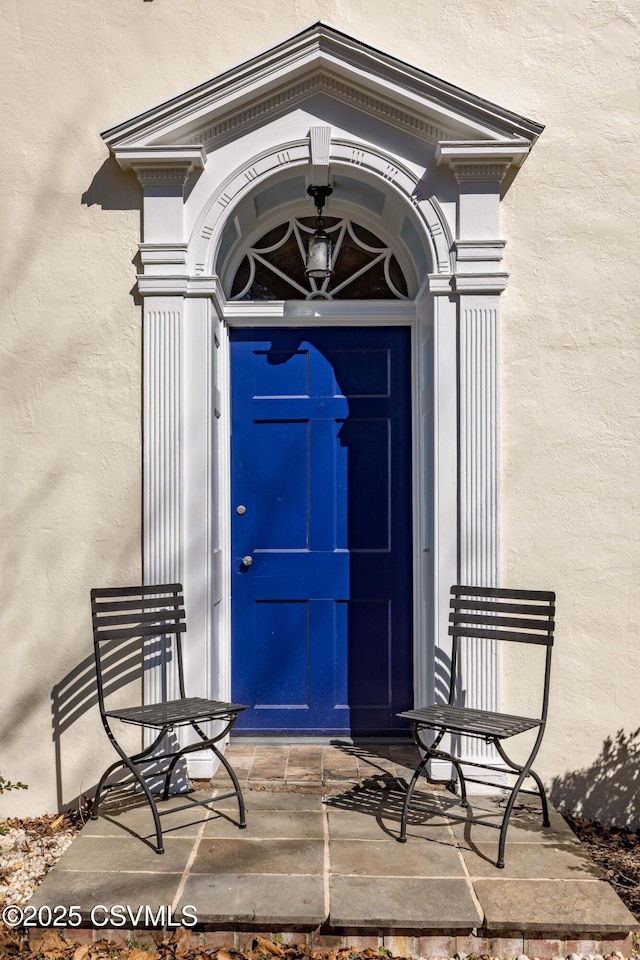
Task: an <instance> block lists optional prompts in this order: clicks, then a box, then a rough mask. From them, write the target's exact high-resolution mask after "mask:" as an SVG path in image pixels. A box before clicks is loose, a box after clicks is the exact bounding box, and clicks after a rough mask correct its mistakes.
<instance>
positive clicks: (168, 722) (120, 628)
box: [91, 583, 246, 853]
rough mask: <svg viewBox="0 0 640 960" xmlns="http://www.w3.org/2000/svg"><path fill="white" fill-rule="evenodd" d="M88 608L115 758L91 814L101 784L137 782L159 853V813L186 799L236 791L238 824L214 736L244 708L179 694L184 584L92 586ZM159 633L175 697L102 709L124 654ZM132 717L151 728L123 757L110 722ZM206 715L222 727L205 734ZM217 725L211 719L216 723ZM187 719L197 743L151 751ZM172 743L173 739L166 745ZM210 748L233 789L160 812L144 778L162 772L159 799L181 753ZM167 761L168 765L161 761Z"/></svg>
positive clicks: (222, 734)
mask: <svg viewBox="0 0 640 960" xmlns="http://www.w3.org/2000/svg"><path fill="white" fill-rule="evenodd" d="M91 613H92V619H93V643H94V652H95V662H96V679H97V685H98V705H99V708H100V716H101V717H102V723H103V725H104V728H105V730H106V732H107V736H108V737H109V740H110V741H111V743H112V744H113V746H114V748H115V750H116V752H117V753H118V754H119V756H120V760H117V761H115V763H112V764H111V766H110V767H108V768H107V770H105V772H104V774H103V775H102V777H101V778H100V782H99V783H98V788H97V790H96V795H95V799H94V803H93V810H92V819H93V820H97V819H98V809H99V806H100V800H101V798H102V795H103V793H104V791H105V790H110V789H114V788H118V789H121V788H123V787H125V786H133V787H134V788H135V787H136V786H138V787H139V788H140V789H141V790H142V791H143V793H144V795H145V796H146V799H147V801H148V803H149V806H150V808H151V812H152V814H153V819H154V823H155V830H156V847H155V849H156V853H164V846H163V842H162V827H161V824H160V817H161V816H162V815H164V814H165V813H175V812H176V811H177V810H183V809H187V808H189V807H191V806H192V805H208V804H210V803H212V802H213V801H216V802H217V801H219V800H226V799H227V798H228V797H233V796H235V797H236V798H237V800H238V812H239V822H238V826H239V827H245V826H246V820H245V809H244V800H243V797H242V791H241V789H240V784H239V783H238V778H237V777H236V774H235V772H234V770H233V768H232V767H231V765H230V763H229V762H228V760H227V759H226V757H225V756H224V754H223V753H222V752H221V751H220V750H218V748H217V747H216V743H218V742H219V741H220V740H222V739H223V737H225V736H226V735H227V733H228V732H229V731H230V730H231V728H232V726H233V725H234V723H235V722H236V719H237V717H238V713H239V712H240V711H241V710H244V709H245V707H244V706H242V705H240V704H238V703H226V702H224V701H220V700H206V699H203V698H201V697H187V696H186V694H185V685H184V671H183V660H182V636H181V635H182V634H183V633H185V631H186V629H187V627H186V614H185V609H184V597H183V595H182V585H181V584H179V583H169V584H159V585H155V586H137V587H108V588H105V589H93V590H92V591H91ZM154 638H155V639H156V640H157V642H158V643H157V648H156V651H155V652H156V653H157V654H158V655H159V657H160V660H161V661H162V662H166V663H168V662H170V661H173V662H174V663H175V668H176V676H177V684H178V690H179V693H180V696H179V699H175V700H166V701H164V702H162V703H151V704H145V705H144V706H131V707H120V708H118V709H113V710H108V709H106V707H105V694H106V692H108V690H109V687H110V686H112V685H113V684H111V683H110V678H111V677H112V675H113V672H114V667H116V666H117V665H118V663H119V662H120V661H121V659H122V658H131V656H132V655H133V656H134V657H137V656H141V655H142V647H143V645H145V644H146V645H147V649H148V647H149V643H150V641H153V640H154ZM113 720H119V721H122V722H123V723H132V724H136V725H137V726H139V727H142V728H145V727H146V728H151V729H153V730H154V731H157V735H156V736H154V738H153V742H152V743H151V745H150V746H147V747H146V748H144V749H143V750H142V751H141V752H140V753H136V754H135V755H133V756H129V755H128V754H127V752H126V751H125V750H124V749H123V747H122V746H121V745H120V743H119V742H118V739H117V738H116V735H115V734H114V732H113V730H112V728H111V722H112V721H113ZM208 721H222V723H223V728H222V729H221V730H219V731H218V732H217V733H216V734H215V735H214V736H208V735H207V733H205V731H204V730H203V729H202V728H201V726H200V724H202V723H206V722H208ZM217 725H218V724H216V726H217ZM184 726H190V727H191V728H192V729H193V730H194V731H195V732H196V734H197V736H198V737H199V740H198V741H197V742H195V743H191V744H188V745H187V746H180V745H179V744H178V745H177V746H176V747H175V749H173V748H171V749H168V748H167V745H166V744H164V745H163V746H162V748H161V749H162V750H165V751H166V752H160V753H158V754H157V753H156V752H155V751H156V750H157V749H158V748H160V747H161V744H162V741H163V740H164V738H165V736H166V735H167V734H168V733H170V732H171V731H173V730H174V729H176V728H178V727H184ZM170 746H171V745H170ZM205 749H211V750H212V751H213V753H214V754H215V756H216V757H217V758H218V759H219V761H220V762H221V763H222V764H223V766H224V767H225V768H226V770H227V773H228V774H229V776H230V778H231V782H232V784H233V786H234V789H233V790H232V791H230V792H229V793H224V794H223V795H221V796H215V797H211V798H208V799H206V800H190V801H189V803H187V804H184V805H183V806H180V807H172V808H171V809H170V810H163V811H161V812H160V811H159V810H158V807H157V804H156V799H155V797H154V795H153V793H152V791H151V789H150V787H149V783H148V781H152V780H157V779H158V778H160V779H161V778H162V777H164V788H163V790H162V799H163V800H166V799H167V798H168V796H169V789H170V785H171V775H172V774H173V771H174V770H175V767H176V764H177V763H178V761H179V759H180V758H181V757H183V756H184V755H185V754H188V753H192V752H195V751H198V750H205ZM165 765H166V766H165ZM118 770H121V771H122V772H123V773H125V772H126V771H127V770H128V771H129V773H130V774H131V777H128V776H126V773H125V779H124V780H123V779H117V780H116V781H115V782H112V783H110V784H107V780H108V779H109V778H110V777H111V776H112V775H113V774H115V772H116V771H118Z"/></svg>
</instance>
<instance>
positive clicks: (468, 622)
mask: <svg viewBox="0 0 640 960" xmlns="http://www.w3.org/2000/svg"><path fill="white" fill-rule="evenodd" d="M451 593H452V594H453V596H452V599H451V601H450V607H451V612H450V614H449V635H450V636H452V637H456V638H458V637H479V638H482V639H486V640H513V641H516V642H517V643H538V644H543V645H545V646H552V645H553V631H554V628H555V621H554V617H555V599H556V598H555V593H553V592H552V591H548V590H509V589H506V588H502V587H466V586H461V585H456V586H453V587H452V588H451ZM513 601H519V602H515V603H514V602H513ZM522 601H525V602H522ZM504 614H508V615H507V616H504Z"/></svg>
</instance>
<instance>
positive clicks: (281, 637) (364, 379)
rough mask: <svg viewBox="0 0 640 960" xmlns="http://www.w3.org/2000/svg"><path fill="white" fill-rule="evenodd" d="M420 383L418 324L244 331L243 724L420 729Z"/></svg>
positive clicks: (237, 438)
mask: <svg viewBox="0 0 640 960" xmlns="http://www.w3.org/2000/svg"><path fill="white" fill-rule="evenodd" d="M410 392H411V387H410V331H409V329H408V328H406V327H372V328H362V327H361V328H358V327H347V328H334V327H330V328H311V329H306V328H304V329H292V328H289V329H283V328H273V329H271V328H269V329H259V330H258V329H252V330H233V331H232V332H231V394H232V442H231V456H232V551H233V558H232V559H233V562H232V667H231V669H232V697H233V700H234V701H236V702H240V703H245V704H248V705H249V709H248V710H246V711H245V712H244V713H242V714H241V715H240V719H239V721H238V723H237V725H236V728H235V729H236V731H237V732H238V733H244V734H245V735H246V734H287V735H296V734H297V735H331V734H352V735H359V736H385V735H387V736H389V735H393V734H404V733H405V732H406V724H403V723H402V722H400V721H398V720H397V718H396V713H397V712H398V711H400V710H404V709H407V708H408V707H410V706H411V705H412V703H413V681H412V541H411V400H410Z"/></svg>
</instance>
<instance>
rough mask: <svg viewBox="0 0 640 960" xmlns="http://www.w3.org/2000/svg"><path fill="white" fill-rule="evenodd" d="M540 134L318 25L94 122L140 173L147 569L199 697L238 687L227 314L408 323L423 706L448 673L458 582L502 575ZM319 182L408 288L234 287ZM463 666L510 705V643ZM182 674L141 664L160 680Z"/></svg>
mask: <svg viewBox="0 0 640 960" xmlns="http://www.w3.org/2000/svg"><path fill="white" fill-rule="evenodd" d="M541 131H542V128H541V126H540V125H539V124H536V123H534V122H533V121H530V120H527V119H525V118H523V117H520V116H517V115H515V114H513V113H512V112H510V111H508V110H504V109H502V108H501V107H498V106H496V105H494V104H490V103H488V102H487V101H485V100H482V99H480V98H477V97H474V96H473V95H472V94H469V93H466V92H465V91H463V90H460V89H459V88H456V87H453V86H451V85H449V84H447V83H445V82H444V81H442V80H439V79H437V78H435V77H432V76H430V75H429V74H427V73H424V72H423V71H421V70H418V69H416V68H415V67H411V66H408V65H407V64H404V63H402V62H400V61H398V60H396V59H394V58H392V57H390V56H388V55H386V54H384V53H381V52H379V51H376V50H373V49H371V48H370V47H367V46H366V45H364V44H362V43H359V42H358V41H356V40H354V39H352V38H351V37H348V36H346V35H345V34H342V33H340V32H338V31H335V30H333V29H332V28H330V27H328V26H326V25H324V24H321V23H319V24H315V25H313V26H312V27H310V28H308V29H307V30H305V31H303V32H302V33H300V34H298V35H296V36H295V37H293V38H291V39H289V40H287V41H285V42H284V43H282V44H280V45H278V46H277V47H276V48H273V49H271V50H269V51H267V52H266V53H263V54H261V55H259V56H256V57H254V58H253V59H251V60H249V61H248V62H246V63H244V64H242V65H240V66H239V67H237V68H235V69H232V70H229V71H228V72H226V73H224V74H223V75H221V76H218V77H215V78H214V79H213V80H211V81H209V82H207V83H203V84H201V85H200V86H198V87H195V88H193V89H192V90H190V91H187V92H186V93H184V94H182V95H180V96H177V97H175V98H173V99H172V100H170V101H168V102H166V103H163V104H161V105H159V106H157V107H154V108H152V109H150V110H148V111H146V112H145V113H144V114H141V115H140V116H137V117H135V118H133V119H131V120H128V121H126V122H124V123H122V124H119V125H118V126H116V127H114V128H112V129H110V130H108V131H106V132H105V133H104V134H103V136H104V139H105V141H106V143H107V144H108V146H109V148H110V149H111V151H112V152H113V154H114V156H115V157H116V159H117V161H118V163H119V164H120V166H121V167H122V168H123V169H125V170H128V169H133V170H134V171H135V172H136V174H137V176H138V179H139V181H140V184H141V186H142V190H143V237H142V242H141V243H140V254H141V260H142V264H143V272H142V274H141V275H140V276H138V291H139V294H140V296H141V297H142V298H143V302H144V308H143V309H144V313H143V326H144V356H143V377H144V467H143V469H144V577H145V581H146V582H148V583H152V582H167V581H175V580H179V581H182V582H183V583H184V585H185V593H186V602H187V610H188V616H189V637H190V640H189V644H188V650H189V653H188V660H187V663H186V679H187V684H188V688H189V691H190V693H192V694H193V695H200V696H213V697H220V698H225V699H226V698H228V697H229V695H230V690H231V655H230V587H229V584H230V565H231V562H232V557H231V547H230V523H229V517H230V508H231V504H230V494H229V467H230V463H229V439H230V438H229V370H228V330H229V327H231V326H233V325H248V326H259V325H260V324H269V325H278V324H280V323H281V324H283V325H287V326H292V325H305V326H313V325H322V324H333V325H339V324H340V323H346V324H362V325H365V324H366V325H367V326H371V325H374V324H396V323H398V324H406V325H410V326H411V328H412V343H413V354H412V355H413V361H412V363H413V432H414V473H413V490H414V494H413V516H414V598H415V599H414V606H415V609H414V675H415V702H416V705H422V704H424V703H426V702H427V701H429V700H430V699H431V698H432V697H433V695H434V692H435V693H436V694H437V693H438V692H439V691H440V689H441V688H442V675H443V671H446V666H447V650H448V643H447V629H446V628H447V617H448V603H449V587H450V585H451V584H452V583H455V582H463V583H478V584H484V585H493V584H496V583H497V582H498V570H499V565H498V559H499V483H498V481H499V463H498V457H499V442H498V425H499V410H498V399H499V398H498V381H499V377H498V332H499V301H500V294H501V293H502V291H503V290H504V289H505V286H506V282H507V275H506V274H505V273H504V272H503V271H502V270H501V259H502V252H503V248H504V241H503V240H502V239H501V235H500V223H499V212H500V198H501V190H502V189H503V186H504V184H505V182H508V181H509V180H510V179H511V178H512V177H513V175H514V174H515V172H516V171H517V169H518V168H519V166H520V165H521V164H522V162H523V161H524V159H525V158H526V156H527V154H528V152H529V150H530V149H531V147H532V145H533V144H534V143H535V140H536V139H537V137H538V136H539V134H540V133H541ZM320 180H322V182H324V183H330V184H331V185H332V186H333V187H334V194H333V195H332V197H331V198H330V200H329V202H328V204H327V207H326V214H327V216H351V217H352V218H354V219H356V220H358V221H359V222H361V223H362V224H363V225H364V226H366V227H368V228H369V229H371V230H372V231H373V232H374V233H376V234H377V235H378V236H381V237H383V238H384V240H385V241H386V242H387V243H388V244H389V245H390V246H392V247H393V249H394V253H395V255H396V257H397V259H398V261H399V263H400V265H401V266H402V269H403V271H404V273H405V276H406V278H407V283H408V286H409V299H408V300H393V301H391V300H390V301H380V300H377V301H363V300H357V301H344V300H342V301H326V302H325V301H317V300H302V299H301V300H297V301H284V302H277V301H271V302H266V303H265V302H247V301H240V302H233V301H230V300H229V299H228V295H229V291H230V284H231V280H232V278H233V273H234V271H235V269H236V267H237V265H238V263H239V262H240V258H241V256H242V251H243V250H244V249H246V247H247V246H248V245H249V244H251V242H253V241H254V240H255V239H256V238H257V237H258V236H260V235H262V234H263V233H264V232H265V231H266V230H268V229H269V228H270V227H272V226H275V225H276V224H277V223H279V222H282V221H284V220H285V219H286V218H287V217H288V216H312V215H313V206H312V203H311V201H310V200H309V198H308V197H307V195H306V186H307V185H309V184H311V183H316V184H317V183H318V182H320ZM461 669H462V683H463V686H464V687H465V690H466V699H467V704H468V705H472V706H478V707H483V708H485V709H496V708H498V705H499V683H498V680H499V676H498V657H497V651H494V652H492V653H490V654H489V655H488V656H486V655H485V656H481V655H480V653H479V652H478V651H476V650H474V649H473V648H471V649H470V650H469V653H468V656H467V657H466V659H465V660H464V661H463V663H462V665H461ZM171 682H172V678H171V676H166V675H164V674H161V673H160V672H159V670H158V669H153V670H151V669H150V670H149V671H148V672H147V691H146V695H147V697H148V698H149V699H153V698H155V697H156V696H157V695H158V694H159V693H161V692H164V690H165V689H167V690H168V692H169V693H171ZM483 749H484V748H483V746H482V745H478V744H476V745H473V744H470V746H469V751H470V753H469V759H473V758H478V757H480V756H481V755H482V754H481V751H482V750H483ZM474 751H475V752H474ZM190 771H191V773H192V774H193V775H194V776H207V775H210V774H211V772H212V768H211V766H210V764H209V761H207V760H204V759H203V760H194V761H192V764H191V765H190ZM436 773H437V771H436Z"/></svg>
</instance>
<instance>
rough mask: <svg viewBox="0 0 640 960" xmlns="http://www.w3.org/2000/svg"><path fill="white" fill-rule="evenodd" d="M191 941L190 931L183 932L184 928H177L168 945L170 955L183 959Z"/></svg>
mask: <svg viewBox="0 0 640 960" xmlns="http://www.w3.org/2000/svg"><path fill="white" fill-rule="evenodd" d="M190 940H191V930H185V928H184V927H178V929H177V930H176V932H175V933H174V934H173V935H172V936H171V939H170V940H169V943H170V944H171V947H172V953H173V955H174V956H176V957H184V956H186V955H187V953H189V949H190V947H189V941H190Z"/></svg>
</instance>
